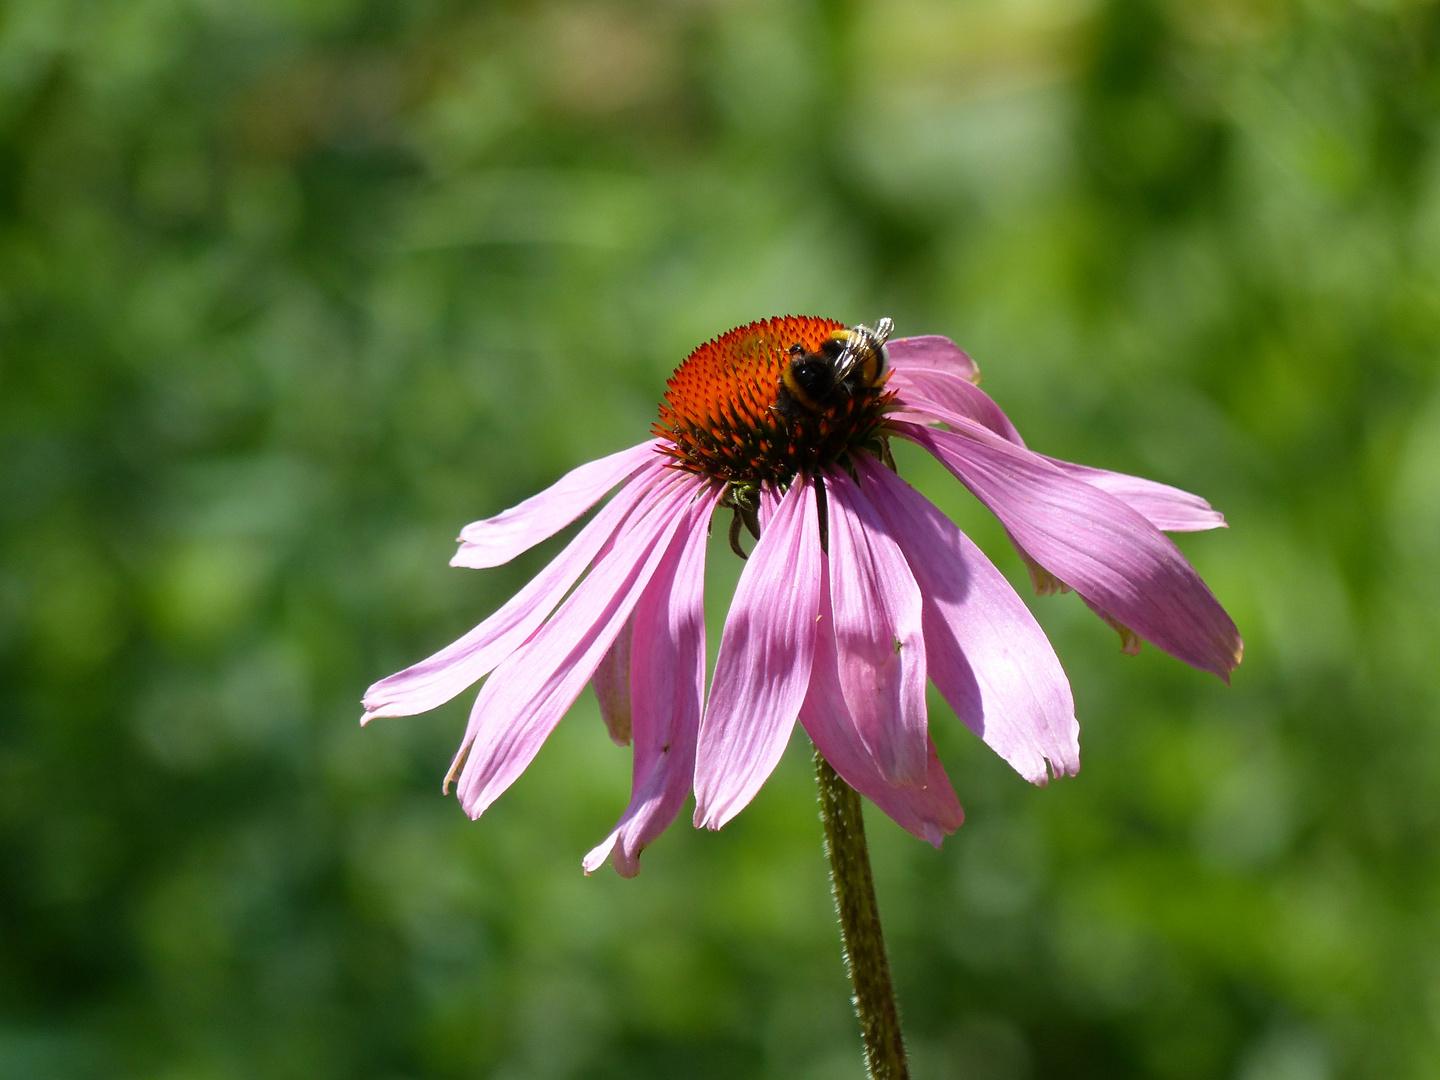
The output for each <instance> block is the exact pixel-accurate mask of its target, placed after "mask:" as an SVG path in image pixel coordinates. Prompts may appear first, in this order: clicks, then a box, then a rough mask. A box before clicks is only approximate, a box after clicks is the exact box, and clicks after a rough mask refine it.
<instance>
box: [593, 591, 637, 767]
mask: <svg viewBox="0 0 1440 1080" xmlns="http://www.w3.org/2000/svg"><path fill="white" fill-rule="evenodd" d="M634 636H635V616H634V615H633V614H632V615H631V616H630V621H629V622H627V623H626V624H625V625H624V626H623V627H621V629H620V633H618V634H617V635H615V642H614V644H612V645H611V646H610V650H609V651H608V652H607V653H606V654H605V658H604V659H603V660H601V661H600V666H599V667H597V668H596V669H595V674H594V675H593V676H592V677H591V679H590V684H591V685H592V686H593V687H594V688H595V700H596V701H598V702H599V703H600V719H602V720H604V721H605V730H606V731H608V732H609V733H610V740H611V742H613V743H614V744H615V745H616V746H629V745H630V733H631V729H632V727H633V717H632V715H631V712H630V645H631V641H632V640H633V639H634Z"/></svg>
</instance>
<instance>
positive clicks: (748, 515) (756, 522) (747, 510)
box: [739, 506, 760, 540]
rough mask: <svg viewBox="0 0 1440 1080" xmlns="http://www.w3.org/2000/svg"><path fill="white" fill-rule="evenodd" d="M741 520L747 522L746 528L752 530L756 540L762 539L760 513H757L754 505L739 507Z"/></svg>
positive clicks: (751, 533) (751, 532)
mask: <svg viewBox="0 0 1440 1080" xmlns="http://www.w3.org/2000/svg"><path fill="white" fill-rule="evenodd" d="M739 512H740V520H741V521H743V522H745V528H747V529H749V530H750V535H751V536H753V537H755V539H756V540H759V539H760V515H759V514H757V513H755V508H754V507H753V506H742V507H740V508H739Z"/></svg>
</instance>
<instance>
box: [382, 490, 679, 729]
mask: <svg viewBox="0 0 1440 1080" xmlns="http://www.w3.org/2000/svg"><path fill="white" fill-rule="evenodd" d="M670 471H671V470H667V469H665V468H664V467H663V465H661V464H660V463H659V462H657V463H656V465H655V466H654V467H642V471H641V473H640V475H638V476H636V477H635V478H634V479H633V480H631V481H630V483H628V484H626V485H625V486H624V487H623V488H621V489H620V490H619V491H618V492H616V494H615V497H614V498H613V499H611V500H610V502H608V503H607V504H606V505H605V506H604V507H603V508H602V509H601V510H600V512H599V513H598V514H596V515H595V517H594V519H593V520H592V521H590V522H589V523H588V524H587V525H586V526H585V527H584V528H583V529H581V530H580V532H579V534H578V535H577V536H576V537H575V539H574V540H572V541H570V543H569V545H568V546H567V547H566V548H565V550H564V551H562V552H561V553H560V554H559V555H557V556H556V557H555V558H554V559H553V560H552V561H551V563H550V564H549V565H548V566H546V567H545V569H544V570H542V571H540V573H539V574H537V575H536V576H535V577H534V578H532V579H531V580H530V582H529V583H528V584H527V585H526V586H525V587H524V588H523V589H521V590H520V591H519V592H518V593H516V594H515V595H514V596H512V597H511V598H510V599H509V601H507V602H506V604H505V605H504V606H503V607H502V608H500V610H498V611H497V612H495V614H493V615H491V616H490V617H489V618H488V619H486V620H485V621H484V622H482V623H481V624H480V625H479V626H477V627H475V628H474V629H473V630H471V631H470V632H469V633H468V634H466V635H465V636H464V637H462V638H460V639H459V640H458V641H454V642H451V643H450V644H449V645H447V646H445V648H443V649H441V650H440V651H439V652H437V653H435V654H433V655H431V656H428V657H426V658H425V659H424V660H421V661H420V662H419V663H416V664H412V665H411V666H410V667H408V668H406V669H405V670H404V671H400V672H396V673H395V674H394V675H390V676H388V677H386V678H384V679H381V680H380V681H379V682H377V683H375V685H373V686H371V687H370V689H369V690H367V691H365V699H364V705H365V715H364V717H363V718H362V719H361V723H362V724H363V723H367V722H369V721H370V720H373V719H374V718H375V717H377V716H414V715H415V714H416V713H422V712H425V711H427V710H429V709H433V708H435V707H436V706H438V705H443V704H444V703H445V702H447V701H449V700H450V699H451V698H453V697H454V696H455V695H456V694H458V693H460V691H462V690H464V689H465V688H466V687H467V686H470V685H471V684H473V683H475V682H477V681H478V680H480V679H482V678H484V676H485V675H486V674H488V673H489V672H490V671H491V670H493V669H494V668H495V666H496V665H497V664H499V663H500V662H501V661H503V660H504V659H505V658H506V657H507V656H509V655H510V654H511V653H512V652H514V651H515V650H516V649H518V648H519V647H520V645H521V644H522V643H523V642H524V641H525V639H526V638H528V637H529V636H530V635H531V634H533V633H534V632H535V630H536V629H537V628H538V627H539V626H540V624H541V623H543V622H544V621H545V618H546V616H548V615H549V614H550V612H552V611H554V610H555V605H556V604H558V603H560V601H561V600H562V599H564V597H565V594H566V593H567V592H569V591H570V588H571V586H573V585H574V584H575V582H576V580H577V579H578V578H579V577H580V575H581V574H583V573H584V572H585V568H586V567H588V566H589V565H590V563H591V562H592V561H594V559H595V556H596V555H597V554H598V553H599V552H600V551H601V549H602V548H604V546H605V545H606V544H607V543H609V541H610V539H611V537H612V535H613V534H614V533H615V530H616V529H617V528H619V527H620V525H621V523H622V522H623V521H625V519H626V517H627V516H628V515H629V514H630V512H631V511H632V510H633V509H634V508H635V506H636V504H637V503H639V502H641V501H643V500H644V499H645V498H646V497H647V496H648V495H649V493H650V491H651V489H652V488H653V487H654V486H655V484H656V482H657V481H659V480H660V479H661V478H663V477H664V476H667V475H668V474H669V473H670Z"/></svg>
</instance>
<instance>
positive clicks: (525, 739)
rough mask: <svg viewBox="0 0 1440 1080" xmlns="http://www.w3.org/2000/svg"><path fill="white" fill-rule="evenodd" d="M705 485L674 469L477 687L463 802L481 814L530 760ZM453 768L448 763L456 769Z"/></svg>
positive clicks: (462, 778)
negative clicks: (605, 552) (604, 554)
mask: <svg viewBox="0 0 1440 1080" xmlns="http://www.w3.org/2000/svg"><path fill="white" fill-rule="evenodd" d="M702 484H703V482H702V481H700V480H699V479H697V478H696V477H694V476H691V475H689V474H688V473H678V472H672V473H671V474H670V476H669V477H667V478H666V480H665V481H664V482H663V483H662V484H661V485H660V486H659V487H658V488H657V489H655V491H654V492H652V494H651V496H650V498H649V499H647V501H646V504H645V505H644V506H643V507H642V508H641V510H640V512H639V513H637V514H635V515H634V517H633V518H632V519H631V520H630V521H627V522H626V523H625V526H624V528H623V529H622V531H621V533H620V534H619V536H618V537H617V542H616V544H615V546H614V549H613V551H612V552H611V554H610V556H609V557H608V558H606V559H603V560H601V561H600V562H599V563H597V564H596V566H595V568H594V569H593V570H591V571H590V573H589V574H588V575H587V576H586V577H585V580H584V581H582V582H581V583H580V584H579V585H578V586H576V588H575V591H574V592H573V593H571V595H570V596H569V597H568V598H567V599H566V601H565V602H564V603H563V604H561V605H560V607H559V609H558V610H557V611H556V612H555V614H554V615H552V616H551V617H550V619H549V620H548V621H547V622H546V623H545V625H544V626H542V627H541V628H540V629H539V630H538V631H537V632H536V633H535V635H534V636H533V637H531V638H530V639H529V640H528V641H526V642H525V644H524V645H522V646H520V648H518V649H517V650H515V652H514V653H513V654H511V656H510V658H509V659H507V660H506V661H505V662H504V663H503V664H501V665H500V666H499V667H498V668H496V670H495V671H494V673H493V674H492V675H491V676H490V678H489V679H488V680H486V682H485V685H484V686H483V687H481V688H480V695H479V696H478V697H477V698H476V699H475V706H474V708H473V709H472V710H471V712H470V724H469V727H468V729H467V731H466V733H465V741H464V742H462V743H461V746H460V752H459V754H458V755H457V756H456V763H457V764H458V762H459V761H460V759H461V758H462V757H464V756H465V755H466V754H467V752H468V755H469V756H468V759H467V760H465V767H464V771H463V772H462V773H461V774H460V784H459V796H460V803H461V805H462V806H464V808H465V810H466V812H467V813H469V815H470V816H471V817H472V818H474V817H479V816H480V815H481V814H482V813H484V812H485V810H486V809H487V808H488V807H489V806H490V804H491V803H492V802H494V801H495V799H497V798H498V797H499V796H500V794H501V792H503V791H504V790H505V789H506V788H508V787H509V786H510V785H511V784H512V783H514V781H515V779H516V778H517V777H518V776H519V775H520V774H521V773H522V772H523V771H524V770H525V767H526V766H527V765H529V764H530V761H531V759H533V758H534V756H535V754H536V753H537V752H538V751H539V749H540V746H541V744H542V743H543V742H544V741H545V739H546V738H547V737H548V736H549V734H550V732H551V731H552V730H553V729H554V727H555V725H556V724H557V723H559V722H560V718H561V717H562V716H563V715H564V714H565V712H566V710H568V709H569V708H570V705H571V703H572V702H573V701H574V700H575V698H576V697H577V696H578V695H579V693H580V691H581V689H582V688H583V687H584V686H585V684H586V683H587V682H588V681H589V680H590V676H591V675H592V674H593V673H594V671H595V668H596V667H597V666H598V665H599V663H600V660H601V658H602V657H603V656H604V655H605V652H606V651H607V650H608V649H609V648H610V645H611V643H612V642H613V641H614V640H615V636H616V635H617V634H618V633H619V632H620V630H621V628H622V627H623V626H624V625H625V621H626V620H627V619H628V618H629V617H630V612H631V610H632V609H633V608H634V606H635V603H636V601H637V600H638V599H639V598H640V594H641V593H642V592H643V591H644V589H645V586H646V585H647V584H649V582H650V578H651V577H652V576H653V574H654V573H655V569H656V567H657V566H658V565H659V564H660V561H661V559H662V558H663V557H664V555H665V551H666V548H667V547H668V546H669V543H670V540H671V538H672V537H673V536H674V535H675V533H676V531H677V530H678V529H679V528H680V526H681V524H682V523H683V522H685V521H688V520H689V516H688V514H687V512H686V511H687V509H688V507H689V506H690V504H691V503H692V501H694V500H695V499H696V498H697V497H698V496H700V495H701V491H702V490H703V488H702ZM453 771H454V769H453V767H452V772H453Z"/></svg>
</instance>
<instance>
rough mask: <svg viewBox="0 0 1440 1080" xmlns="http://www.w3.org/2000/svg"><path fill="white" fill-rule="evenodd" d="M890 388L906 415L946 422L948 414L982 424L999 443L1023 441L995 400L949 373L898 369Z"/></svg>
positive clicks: (1019, 443)
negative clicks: (897, 394)
mask: <svg viewBox="0 0 1440 1080" xmlns="http://www.w3.org/2000/svg"><path fill="white" fill-rule="evenodd" d="M888 385H889V387H890V388H891V389H892V390H896V391H898V393H899V399H898V400H899V404H900V405H901V406H902V407H903V408H904V409H905V411H907V412H915V413H919V414H921V415H922V416H924V417H925V418H926V419H927V420H931V421H934V420H939V421H940V422H942V423H944V422H945V417H946V415H947V414H953V415H956V416H963V417H965V418H966V419H968V420H974V421H975V422H976V423H977V424H984V425H985V426H986V427H987V428H989V429H990V430H991V431H993V432H995V434H997V435H999V436H1000V437H1001V438H1002V439H1009V440H1010V441H1011V442H1013V443H1015V444H1016V445H1017V446H1024V445H1025V440H1024V439H1022V438H1020V433H1019V432H1018V431H1016V430H1015V425H1014V424H1012V423H1011V422H1010V418H1009V417H1008V416H1006V415H1005V411H1004V410H1003V409H1001V408H1000V406H999V405H997V404H996V403H995V400H994V398H992V397H991V396H990V395H989V394H987V393H985V391H984V390H981V389H980V388H979V387H978V386H976V385H975V384H974V383H972V382H970V381H969V380H967V379H965V378H963V377H961V376H960V375H957V374H955V373H953V372H950V371H943V370H940V369H936V368H919V369H916V370H907V369H904V368H899V367H897V368H896V369H895V372H894V374H893V375H891V377H890V382H889V384H888Z"/></svg>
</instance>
